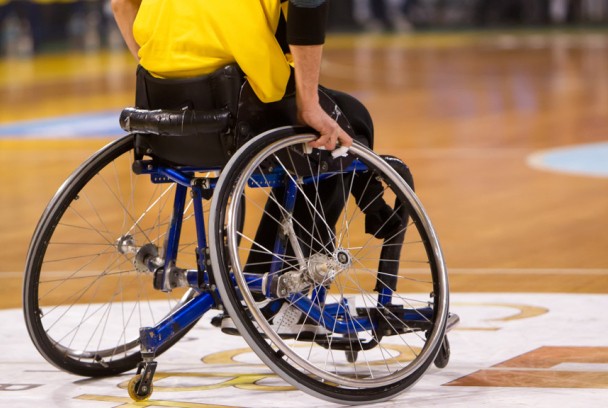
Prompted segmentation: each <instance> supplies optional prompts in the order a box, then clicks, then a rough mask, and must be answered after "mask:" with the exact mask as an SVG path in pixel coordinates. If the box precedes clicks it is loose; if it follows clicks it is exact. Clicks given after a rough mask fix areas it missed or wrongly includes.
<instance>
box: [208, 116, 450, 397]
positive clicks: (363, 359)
mask: <svg viewBox="0 0 608 408" xmlns="http://www.w3.org/2000/svg"><path fill="white" fill-rule="evenodd" d="M313 139H314V136H312V135H310V134H305V133H301V130H298V129H294V128H291V127H289V128H279V129H275V130H273V131H270V132H267V133H265V134H262V135H260V136H258V137H256V138H254V139H252V140H251V141H249V142H248V143H247V144H246V145H245V146H244V147H242V148H241V149H240V150H239V152H238V153H237V154H236V155H235V156H234V157H233V158H232V159H231V161H230V162H229V163H228V165H227V166H226V168H225V169H224V171H223V173H222V176H221V178H220V180H219V181H218V185H217V188H216V192H215V199H214V201H213V203H212V208H211V214H212V216H211V219H210V231H212V235H211V237H210V241H211V242H210V246H211V247H212V248H215V249H216V250H215V251H213V252H212V254H211V260H212V263H213V273H214V275H215V279H216V282H217V283H218V288H219V291H220V293H221V295H222V298H223V300H224V302H225V306H226V308H227V310H228V312H229V314H230V316H231V317H232V318H233V319H234V324H235V325H236V326H237V328H238V329H239V332H240V333H241V334H242V335H243V337H244V338H245V339H246V340H247V342H248V343H249V345H250V346H251V348H252V349H253V350H254V351H255V352H256V353H257V354H258V355H259V356H260V358H262V360H263V361H264V362H265V363H266V364H268V365H269V366H270V367H271V368H272V369H273V370H274V371H275V372H277V374H279V375H281V377H282V378H283V379H285V380H286V381H288V382H290V383H291V384H293V385H294V386H296V387H298V388H300V389H302V390H303V391H306V392H308V393H310V394H312V395H315V396H317V397H321V398H324V399H327V400H329V401H333V402H342V403H344V402H347V403H351V404H359V403H360V404H363V403H368V402H377V401H382V400H386V399H389V398H391V397H393V396H395V395H397V394H398V393H400V392H402V391H404V390H405V389H407V388H408V387H410V386H411V385H413V384H414V383H415V382H416V381H417V380H418V379H419V378H420V376H421V375H422V374H423V373H424V372H425V371H426V370H427V368H428V367H429V366H430V365H431V364H432V363H433V361H434V360H435V356H436V355H437V353H438V351H439V349H440V347H441V344H442V341H443V338H444V332H445V326H446V320H447V312H448V287H447V273H446V270H445V265H444V261H443V257H442V253H441V248H440V246H439V243H438V240H437V238H436V236H435V233H434V231H433V228H432V225H431V223H430V221H429V219H428V217H427V216H426V214H425V212H424V210H423V208H422V206H421V205H420V203H419V202H418V200H417V198H416V196H415V195H414V193H413V192H412V190H411V188H410V187H409V186H408V183H407V182H406V181H405V180H404V178H403V177H402V176H400V174H399V171H396V169H395V168H394V167H395V166H394V163H389V162H387V160H384V159H382V158H380V157H379V156H377V155H375V154H374V153H373V152H371V151H370V150H368V149H367V148H365V147H363V146H361V145H359V144H355V145H353V147H352V148H351V149H350V150H349V152H348V157H346V158H341V159H340V160H341V161H340V162H337V163H332V165H331V166H322V165H321V164H320V163H319V162H318V161H316V160H315V159H314V158H315V157H316V156H315V155H314V154H311V155H310V156H307V155H306V153H305V152H306V149H303V148H302V146H303V145H305V144H306V143H307V142H309V141H310V140H313ZM302 152H304V154H302ZM295 155H297V165H294V162H295V160H296V158H295ZM292 160H293V161H292ZM397 167H399V166H397ZM397 170H398V169H397ZM243 203H244V204H246V208H247V213H246V215H245V217H244V218H243V217H240V216H239V211H240V210H239V209H240V208H243V205H242V204H243ZM377 211H382V212H381V214H382V216H381V217H379V219H380V221H378V220H376V221H375V222H373V223H371V222H366V218H368V217H370V216H374V215H377V213H376V212H377ZM370 214H372V215H370ZM239 219H241V220H244V221H243V222H242V223H239V222H236V220H239ZM382 220H383V221H382ZM392 221H394V222H392ZM387 226H389V227H387ZM287 315H289V316H295V317H297V318H295V317H294V318H293V319H292V318H290V319H286V318H285V317H284V316H287Z"/></svg>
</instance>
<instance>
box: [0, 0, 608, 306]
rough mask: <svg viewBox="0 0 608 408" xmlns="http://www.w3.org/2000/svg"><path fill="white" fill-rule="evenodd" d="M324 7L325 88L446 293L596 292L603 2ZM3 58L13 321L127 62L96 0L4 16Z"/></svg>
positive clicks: (17, 7)
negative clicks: (371, 149) (386, 162)
mask: <svg viewBox="0 0 608 408" xmlns="http://www.w3.org/2000/svg"><path fill="white" fill-rule="evenodd" d="M330 5H331V9H330V10H331V14H330V31H331V33H330V35H329V36H328V40H327V44H326V48H325V54H324V65H323V69H322V83H323V84H324V85H326V86H328V87H330V88H335V89H340V90H342V91H345V92H349V93H351V94H353V95H355V96H356V97H357V98H359V99H360V100H361V101H362V102H363V103H364V104H365V105H366V107H367V108H368V109H369V110H370V112H371V114H372V117H373V118H374V122H375V129H376V138H375V144H376V145H375V149H376V150H377V151H378V152H380V153H390V154H394V155H396V156H399V157H401V158H403V159H404V160H405V161H406V162H407V163H408V165H410V167H411V168H412V170H413V173H414V177H415V180H416V187H417V193H418V195H419V196H420V197H421V199H422V202H423V203H424V205H425V207H426V210H427V211H428V212H429V214H430V216H431V219H432V220H433V223H434V225H435V227H436V229H437V231H438V234H439V237H440V240H441V243H442V246H443V248H444V251H445V254H446V260H447V264H448V267H449V269H450V273H451V286H452V289H453V290H454V291H468V292H470V291H487V292H491V291H496V292H501V291H503V292H504V291H512V292H513V291H519V292H573V291H574V292H584V293H608V251H607V250H606V248H608V194H607V193H606V192H608V30H607V27H608V0H331V1H330ZM0 53H1V57H0V186H2V189H3V194H2V198H0V259H2V263H1V264H0V307H3V306H4V307H19V305H20V292H21V285H22V275H23V268H24V263H25V258H26V254H27V248H28V245H29V242H30V239H31V237H32V233H33V231H34V228H35V226H36V223H37V222H38V219H39V218H40V215H41V214H42V212H43V210H44V207H45V206H46V204H47V203H48V202H49V200H50V199H51V197H52V196H53V194H54V193H55V191H56V190H57V188H58V187H59V186H60V185H61V183H62V182H63V180H65V178H66V177H67V176H68V175H69V174H70V173H71V172H72V171H73V170H74V169H75V168H77V166H78V165H79V164H80V163H81V162H82V161H83V160H85V159H86V158H87V157H88V156H90V155H91V154H92V153H93V152H94V151H95V150H96V149H98V148H99V147H101V146H103V145H104V144H106V143H107V142H108V141H110V140H112V139H115V138H117V137H120V136H121V135H123V134H124V132H123V131H122V130H121V129H120V128H119V126H118V115H119V113H120V111H121V109H123V108H124V107H126V106H130V105H132V104H133V98H134V82H135V81H134V72H135V68H136V61H135V60H134V58H133V57H132V56H131V55H130V54H129V53H128V51H127V50H126V47H125V46H124V44H123V41H122V39H121V37H120V34H119V32H118V29H117V27H116V24H115V22H114V20H113V18H112V14H111V10H110V2H109V1H107V0H88V1H83V0H80V1H74V0H37V1H26V0H13V1H7V0H0ZM15 175H19V176H18V177H15Z"/></svg>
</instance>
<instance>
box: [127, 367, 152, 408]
mask: <svg viewBox="0 0 608 408" xmlns="http://www.w3.org/2000/svg"><path fill="white" fill-rule="evenodd" d="M127 390H128V391H129V397H131V399H132V400H133V401H136V402H139V401H145V400H147V399H148V398H150V395H152V392H153V391H154V386H153V385H152V383H150V384H149V385H145V384H144V385H142V382H141V374H138V375H136V376H135V377H133V378H131V380H130V381H129V385H128V386H127Z"/></svg>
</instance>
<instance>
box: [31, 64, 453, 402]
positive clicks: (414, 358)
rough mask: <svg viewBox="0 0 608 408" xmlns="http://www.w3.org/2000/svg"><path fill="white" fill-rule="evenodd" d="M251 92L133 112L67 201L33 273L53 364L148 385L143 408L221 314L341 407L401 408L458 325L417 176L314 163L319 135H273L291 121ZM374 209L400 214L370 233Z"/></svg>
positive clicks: (304, 386)
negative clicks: (172, 361)
mask: <svg viewBox="0 0 608 408" xmlns="http://www.w3.org/2000/svg"><path fill="white" fill-rule="evenodd" d="M226 72H229V71H226ZM226 72H225V73H226ZM228 76H229V77H230V75H228ZM233 77H234V76H233ZM238 85H239V92H238V103H236V104H232V105H230V106H227V107H222V108H219V109H215V110H208V111H202V112H201V111H196V110H191V109H186V110H166V109H161V110H141V109H131V108H130V109H126V110H124V111H123V112H122V114H121V124H122V126H123V128H124V129H125V130H127V131H128V133H127V134H126V135H125V136H124V137H121V138H119V139H117V140H115V141H113V142H111V143H110V144H108V145H107V146H105V147H103V148H102V149H101V150H99V151H98V152H97V153H95V154H93V155H92V156H91V157H90V158H89V159H88V160H87V161H86V162H84V163H83V164H82V165H81V166H80V167H79V168H78V169H77V170H76V171H75V172H74V173H73V174H72V175H71V176H70V177H69V178H68V179H67V180H66V181H65V182H64V184H63V185H62V186H61V187H60V188H59V190H58V192H57V193H56V195H55V196H54V198H53V199H52V200H51V202H50V203H49V205H48V206H47V208H46V210H45V211H44V213H43V215H42V217H41V219H40V221H39V224H38V226H37V228H36V230H35V232H34V235H33V238H32V242H31V245H30V248H29V252H28V256H27V261H26V270H25V282H24V294H23V296H24V314H25V320H26V323H27V328H28V331H29V334H30V337H31V339H32V340H33V343H34V344H35V346H36V348H37V349H38V351H39V352H40V353H41V354H42V356H44V357H45V358H46V359H47V360H48V361H49V362H50V363H52V364H53V365H55V366H56V367H58V368H60V369H61V370H65V371H67V372H70V373H73V374H77V375H82V376H89V377H101V376H112V375H117V374H119V373H123V372H126V371H129V370H133V369H137V374H136V375H135V376H134V377H133V378H132V380H131V381H130V383H129V387H128V388H129V395H130V396H131V397H132V398H133V399H134V400H136V401H141V400H145V399H147V398H149V397H150V395H151V394H152V391H153V378H154V372H155V370H156V366H157V362H156V361H155V359H156V357H158V356H159V355H161V354H162V353H163V352H164V351H166V350H167V349H169V348H170V347H171V346H172V345H174V344H175V343H176V342H178V341H179V340H180V338H182V337H183V336H184V335H185V334H186V333H187V332H188V331H189V330H190V329H191V328H192V327H193V326H195V325H196V324H197V322H198V321H199V320H200V319H201V317H202V316H203V315H204V314H205V313H207V312H208V311H210V310H211V309H216V310H218V311H222V312H223V313H224V314H223V315H218V316H216V317H215V318H214V323H216V325H218V326H220V327H222V331H224V332H226V333H229V334H240V335H241V336H243V338H244V339H245V340H246V342H247V343H248V344H249V346H250V347H251V349H252V350H253V352H255V354H257V356H258V357H259V358H260V359H261V360H262V361H263V362H264V363H265V364H267V365H268V366H269V367H270V368H271V369H272V370H273V371H274V372H276V374H278V375H279V376H280V377H281V378H283V379H284V380H285V381H287V382H288V383H290V384H292V385H294V386H295V387H297V388H299V389H301V390H303V391H305V392H307V393H309V394H312V395H314V396H317V397H320V398H322V399H325V400H328V401H333V402H338V403H347V404H364V403H369V402H377V401H383V400H387V399H390V398H392V397H394V396H396V395H398V394H399V393H401V392H403V391H404V390H406V389H407V388H409V387H410V386H412V385H413V384H414V383H415V382H416V381H417V380H419V379H420V378H421V376H422V375H423V374H424V373H425V372H426V371H427V369H428V368H429V366H431V364H433V363H434V364H435V365H436V366H437V367H440V368H443V367H445V365H446V364H447V362H448V359H449V355H450V349H449V343H448V340H447V337H446V333H447V331H448V330H449V329H450V328H451V327H452V326H453V325H454V324H456V323H457V321H458V318H457V316H455V315H453V314H450V313H449V301H448V277H447V271H446V267H445V264H444V259H443V255H442V252H441V248H440V245H439V242H438V239H437V236H436V234H435V231H434V230H433V227H432V225H431V222H430V220H429V218H428V217H427V214H426V213H425V211H424V209H423V207H422V205H421V204H420V202H419V200H418V199H417V197H416V195H415V194H414V192H413V191H412V189H411V188H410V186H409V185H408V183H407V182H406V180H407V178H408V174H409V171H408V169H407V167H406V166H405V164H404V163H403V162H402V161H401V160H399V159H397V158H395V157H392V156H379V155H377V154H375V153H374V152H372V151H371V150H370V149H368V148H367V147H366V146H365V145H364V144H362V143H359V142H355V143H354V145H353V146H352V147H351V148H350V149H348V150H347V151H345V150H344V149H340V150H339V151H337V152H336V151H334V152H327V151H323V150H318V149H312V148H310V147H309V145H308V143H309V142H310V141H312V140H314V139H315V138H316V137H317V136H316V135H315V133H314V132H312V131H311V130H310V129H307V128H303V127H297V126H289V125H287V126H286V125H284V124H282V123H281V121H278V122H277V121H276V120H275V119H276V117H280V116H284V117H286V119H285V120H286V121H289V120H292V119H293V116H292V117H291V118H289V116H290V115H292V114H293V109H294V108H293V103H292V104H291V106H288V105H289V103H287V107H286V108H285V106H286V105H285V104H283V105H282V108H281V109H284V111H285V112H291V113H289V114H285V115H284V114H283V113H284V112H283V113H281V111H280V109H278V110H275V111H273V110H272V109H270V110H268V109H266V111H265V112H266V113H265V115H260V112H264V109H265V107H264V106H263V104H260V103H259V101H258V102H255V100H254V99H255V98H254V97H253V96H252V95H253V93H252V92H251V89H250V87H248V84H247V83H246V82H244V83H243V82H238ZM230 87H232V88H234V86H233V84H232V85H230ZM321 101H322V105H323V106H324V108H325V109H326V110H327V111H328V112H329V113H331V114H332V115H333V116H334V118H335V119H336V120H338V121H339V123H340V124H341V125H342V126H343V127H344V128H348V127H349V124H348V123H347V122H345V119H344V117H343V115H341V114H340V111H339V109H338V108H337V106H336V105H335V103H333V101H331V100H330V98H328V97H327V96H326V95H321ZM285 109H286V110H285ZM269 111H270V113H268V112H269ZM252 112H254V113H253V114H252ZM235 118H236V120H235ZM260 118H261V119H260ZM292 123H293V122H292ZM260 126H265V127H266V130H264V131H261V132H260V131H259V129H260ZM256 133H260V134H257V135H255V134H256ZM355 190H357V191H358V192H357V194H354V193H355ZM329 196H331V200H328V198H327V197H329ZM377 202H383V203H388V205H385V208H388V209H389V211H385V212H384V213H382V214H381V216H380V218H378V214H376V219H375V222H373V223H372V222H370V215H369V211H368V210H369V209H370V208H373V207H374V206H375V204H376V203H377ZM330 214H331V215H330ZM207 226H208V227H207ZM200 347H201V351H202V352H204V348H205V345H204V344H202V345H201V346H200Z"/></svg>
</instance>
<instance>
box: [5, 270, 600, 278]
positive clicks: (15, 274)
mask: <svg viewBox="0 0 608 408" xmlns="http://www.w3.org/2000/svg"><path fill="white" fill-rule="evenodd" d="M420 272H421V273H422V272H424V273H428V271H422V270H421V271H420ZM408 273H413V274H416V273H418V271H417V270H415V269H413V270H408ZM47 274H48V275H53V274H56V275H58V276H60V275H62V274H64V273H63V272H48V273H47ZM448 274H449V275H490V274H491V275H581V274H582V275H593V276H604V275H608V269H602V268H591V269H577V268H559V269H553V268H538V269H534V268H449V267H448ZM23 275H24V273H23V272H0V279H14V278H21V277H23Z"/></svg>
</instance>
